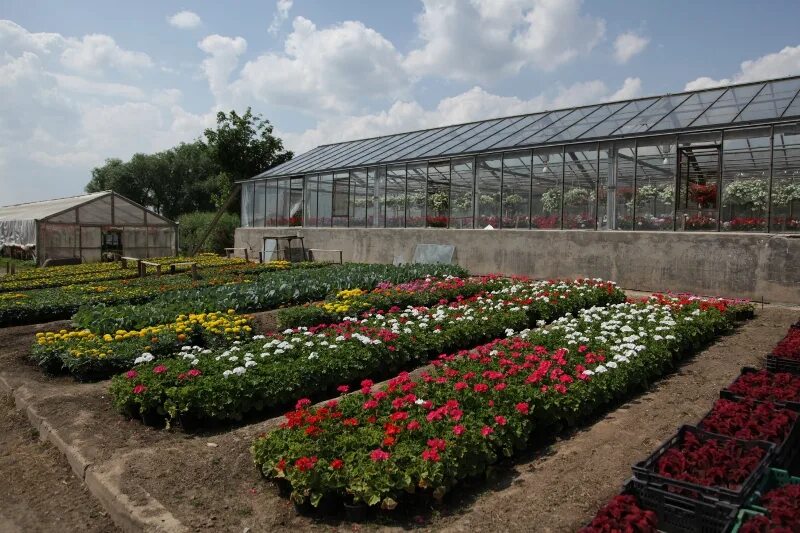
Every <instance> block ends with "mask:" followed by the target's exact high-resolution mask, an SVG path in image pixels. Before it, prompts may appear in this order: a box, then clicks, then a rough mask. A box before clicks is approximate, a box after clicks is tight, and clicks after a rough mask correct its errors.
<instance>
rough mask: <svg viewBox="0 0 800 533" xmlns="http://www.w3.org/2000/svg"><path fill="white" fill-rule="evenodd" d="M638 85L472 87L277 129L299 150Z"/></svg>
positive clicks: (600, 97) (576, 100)
mask: <svg viewBox="0 0 800 533" xmlns="http://www.w3.org/2000/svg"><path fill="white" fill-rule="evenodd" d="M640 88H641V81H640V80H639V79H638V78H628V79H626V80H625V82H624V83H623V85H622V87H621V88H620V89H618V90H617V91H614V92H612V91H611V90H610V89H609V88H608V87H607V86H606V85H605V83H603V82H602V81H591V82H586V83H576V84H573V85H570V86H568V87H562V88H559V89H556V90H555V91H550V92H547V93H542V94H539V95H536V96H534V97H532V98H530V99H522V98H518V97H516V96H501V95H496V94H492V93H490V92H488V91H486V90H484V89H483V88H481V87H478V86H476V87H473V88H471V89H469V90H468V91H465V92H463V93H461V94H458V95H456V96H452V97H448V98H444V99H442V100H441V101H439V103H438V104H437V106H436V107H435V108H434V109H430V110H426V109H425V108H423V107H422V106H421V105H420V104H419V103H418V102H415V101H410V102H396V103H394V104H393V105H392V106H391V107H389V108H388V109H386V110H385V111H380V112H378V113H371V114H365V115H349V116H348V115H344V116H336V117H330V118H325V119H323V120H321V121H319V123H318V124H317V126H316V127H314V128H312V129H309V130H306V131H304V132H301V133H285V132H279V135H281V137H282V138H283V139H284V140H285V144H286V146H287V147H288V148H289V149H291V150H294V151H295V153H302V152H305V151H307V150H310V149H311V148H314V147H315V146H318V145H320V144H325V143H332V142H339V141H346V140H352V139H358V138H363V137H372V136H375V135H388V134H391V133H397V132H401V131H410V130H415V129H422V128H431V127H436V126H444V125H450V124H458V123H461V122H470V121H473V120H482V119H488V118H494V117H502V116H509V115H518V114H523V113H534V112H536V111H542V110H545V109H556V108H560V107H567V106H574V105H582V104H587V103H596V102H603V101H611V100H617V99H619V98H620V97H623V96H624V97H626V98H629V97H633V96H638V92H639V90H640Z"/></svg>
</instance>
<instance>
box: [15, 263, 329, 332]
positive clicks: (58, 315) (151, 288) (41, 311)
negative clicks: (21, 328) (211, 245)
mask: <svg viewBox="0 0 800 533" xmlns="http://www.w3.org/2000/svg"><path fill="white" fill-rule="evenodd" d="M106 264H109V263H106ZM324 266H328V265H327V264H325V263H294V264H288V263H286V262H285V261H272V262H269V263H263V264H256V263H244V262H242V263H239V262H235V263H231V264H226V265H223V266H207V267H204V268H203V269H202V270H200V278H201V279H199V280H194V279H192V278H191V276H189V275H186V274H175V275H169V276H147V277H144V278H133V279H115V280H107V281H99V282H98V281H95V282H87V283H80V284H74V285H65V286H62V287H52V288H48V289H36V290H29V291H24V292H19V293H17V292H5V293H0V326H9V325H22V324H31V323H39V322H47V321H50V320H58V319H65V318H69V317H70V316H71V315H72V314H73V313H75V312H76V311H77V310H78V309H79V308H80V307H81V306H84V305H99V304H102V305H118V304H124V303H129V304H142V303H144V302H147V301H149V300H152V299H154V298H156V297H158V296H159V295H162V294H165V293H168V292H172V291H177V290H187V289H196V288H200V287H210V286H218V285H225V284H230V283H249V282H252V281H255V280H257V279H258V278H259V276H263V275H267V274H269V273H271V272H275V271H280V270H287V269H309V268H319V267H324ZM184 309H185V308H184ZM177 312H180V311H177ZM177 312H176V314H177ZM173 318H174V317H173ZM87 325H90V324H87Z"/></svg>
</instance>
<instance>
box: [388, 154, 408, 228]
mask: <svg viewBox="0 0 800 533" xmlns="http://www.w3.org/2000/svg"><path fill="white" fill-rule="evenodd" d="M405 225H406V166H405V165H398V166H393V167H388V168H387V169H386V227H387V228H402V227H404V226H405Z"/></svg>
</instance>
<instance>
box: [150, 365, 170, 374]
mask: <svg viewBox="0 0 800 533" xmlns="http://www.w3.org/2000/svg"><path fill="white" fill-rule="evenodd" d="M166 371H167V367H165V366H164V365H158V366H155V367H153V374H163V373H164V372H166Z"/></svg>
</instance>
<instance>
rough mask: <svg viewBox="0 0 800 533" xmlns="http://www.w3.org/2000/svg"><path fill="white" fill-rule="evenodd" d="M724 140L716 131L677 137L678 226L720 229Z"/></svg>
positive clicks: (705, 229)
mask: <svg viewBox="0 0 800 533" xmlns="http://www.w3.org/2000/svg"><path fill="white" fill-rule="evenodd" d="M721 140H722V139H721V135H720V134H719V133H717V132H714V133H705V134H697V135H681V136H680V137H679V138H678V174H679V177H680V187H679V188H678V220H677V226H678V228H679V229H682V230H687V231H716V229H717V217H718V216H719V215H718V209H717V206H718V205H719V162H720V161H719V158H720V143H721Z"/></svg>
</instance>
